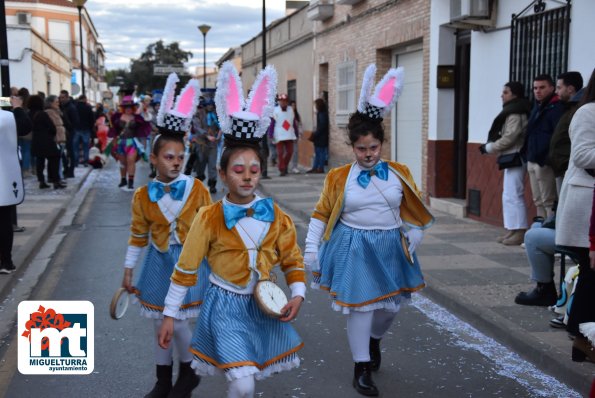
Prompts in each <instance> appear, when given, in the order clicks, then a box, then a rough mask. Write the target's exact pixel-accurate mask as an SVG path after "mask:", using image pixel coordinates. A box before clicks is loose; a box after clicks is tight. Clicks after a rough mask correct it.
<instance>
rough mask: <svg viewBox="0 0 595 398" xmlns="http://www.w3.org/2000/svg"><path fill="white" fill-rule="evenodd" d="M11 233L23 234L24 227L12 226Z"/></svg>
mask: <svg viewBox="0 0 595 398" xmlns="http://www.w3.org/2000/svg"><path fill="white" fill-rule="evenodd" d="M12 232H25V227H19V226H18V225H13V226H12Z"/></svg>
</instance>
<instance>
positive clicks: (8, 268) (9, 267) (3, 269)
mask: <svg viewBox="0 0 595 398" xmlns="http://www.w3.org/2000/svg"><path fill="white" fill-rule="evenodd" d="M16 269H17V267H15V266H14V264H13V263H12V262H10V263H7V264H2V265H0V274H12V273H13V272H14V271H15V270H16Z"/></svg>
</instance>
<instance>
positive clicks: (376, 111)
mask: <svg viewBox="0 0 595 398" xmlns="http://www.w3.org/2000/svg"><path fill="white" fill-rule="evenodd" d="M375 74H376V65H374V64H372V65H370V66H368V67H367V68H366V72H365V73H364V80H363V82H362V91H361V93H360V98H359V103H358V105H357V110H358V112H360V113H362V114H364V115H366V116H368V117H369V118H370V119H382V117H384V116H385V115H386V114H388V113H389V112H390V110H391V109H392V107H393V106H394V105H395V103H396V102H397V98H399V96H400V95H401V91H402V90H403V67H398V68H396V69H395V68H391V69H389V70H388V72H386V74H385V75H384V77H383V78H382V79H381V80H380V82H379V83H378V84H377V85H376V88H375V89H374V94H372V95H370V89H371V87H372V85H373V84H374V75H375Z"/></svg>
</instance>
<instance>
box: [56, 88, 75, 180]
mask: <svg viewBox="0 0 595 398" xmlns="http://www.w3.org/2000/svg"><path fill="white" fill-rule="evenodd" d="M58 99H59V100H60V109H61V110H62V119H63V120H64V128H65V129H66V155H67V158H66V161H65V162H64V165H63V166H64V177H65V178H73V177H74V165H75V163H74V151H73V150H72V139H73V137H74V126H75V125H77V124H78V123H79V121H78V112H77V110H76V106H74V102H73V101H72V99H71V98H70V95H69V94H68V91H66V90H62V91H60V95H59V96H58Z"/></svg>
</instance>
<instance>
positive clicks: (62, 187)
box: [54, 182, 66, 189]
mask: <svg viewBox="0 0 595 398" xmlns="http://www.w3.org/2000/svg"><path fill="white" fill-rule="evenodd" d="M64 188H66V185H65V184H62V183H61V182H55V183H54V189H64Z"/></svg>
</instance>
